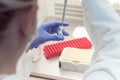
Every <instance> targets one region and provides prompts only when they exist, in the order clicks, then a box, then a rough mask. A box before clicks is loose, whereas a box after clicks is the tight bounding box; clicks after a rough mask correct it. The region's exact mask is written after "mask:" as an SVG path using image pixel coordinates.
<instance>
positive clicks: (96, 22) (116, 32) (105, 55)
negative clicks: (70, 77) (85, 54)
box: [82, 0, 120, 80]
mask: <svg viewBox="0 0 120 80" xmlns="http://www.w3.org/2000/svg"><path fill="white" fill-rule="evenodd" d="M82 1H83V2H82V5H83V11H84V16H85V19H84V20H85V24H86V29H87V31H88V33H89V36H90V37H91V40H92V42H93V46H94V48H95V55H94V56H93V60H92V65H91V67H90V68H89V70H88V71H87V72H86V74H85V76H84V80H120V17H119V16H118V14H117V13H116V12H115V10H114V9H113V8H112V6H111V5H110V4H109V2H108V1H107V0H82Z"/></svg>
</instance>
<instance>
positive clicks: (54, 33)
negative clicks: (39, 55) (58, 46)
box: [30, 21, 69, 49]
mask: <svg viewBox="0 0 120 80" xmlns="http://www.w3.org/2000/svg"><path fill="white" fill-rule="evenodd" d="M61 25H62V22H57V21H56V22H49V23H44V24H42V25H41V26H40V27H39V28H38V29H37V33H38V37H37V38H36V39H35V40H34V41H33V42H32V44H31V45H30V49H32V48H37V47H38V46H39V45H40V44H42V43H44V42H47V41H60V40H64V36H68V35H69V34H68V33H67V32H66V31H64V30H63V36H59V35H58V31H59V30H60V28H59V26H61ZM68 25H69V24H68V23H67V22H65V23H64V24H63V26H68Z"/></svg>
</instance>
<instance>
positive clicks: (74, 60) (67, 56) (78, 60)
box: [59, 47, 93, 72]
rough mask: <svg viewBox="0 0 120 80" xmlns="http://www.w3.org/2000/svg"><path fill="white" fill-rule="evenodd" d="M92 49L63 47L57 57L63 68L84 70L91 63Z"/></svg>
mask: <svg viewBox="0 0 120 80" xmlns="http://www.w3.org/2000/svg"><path fill="white" fill-rule="evenodd" d="M92 55H93V50H92V49H76V48H69V47H68V48H65V49H64V50H63V52H62V54H61V56H60V59H59V67H60V68H61V69H63V70H69V71H77V72H84V71H86V70H87V69H88V67H89V66H90V65H91V59H92Z"/></svg>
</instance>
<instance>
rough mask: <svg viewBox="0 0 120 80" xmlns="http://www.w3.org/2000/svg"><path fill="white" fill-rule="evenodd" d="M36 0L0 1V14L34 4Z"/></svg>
mask: <svg viewBox="0 0 120 80" xmlns="http://www.w3.org/2000/svg"><path fill="white" fill-rule="evenodd" d="M36 1H37V0H0V12H4V11H10V10H14V9H19V8H23V7H26V6H29V5H32V4H34V3H36Z"/></svg>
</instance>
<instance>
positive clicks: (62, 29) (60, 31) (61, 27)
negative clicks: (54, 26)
mask: <svg viewBox="0 0 120 80" xmlns="http://www.w3.org/2000/svg"><path fill="white" fill-rule="evenodd" d="M66 7H67V0H65V1H64V9H63V15H62V25H61V26H59V28H60V30H59V34H58V35H60V36H63V33H62V32H63V31H64V27H63V26H64V25H63V23H64V20H65V14H66Z"/></svg>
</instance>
